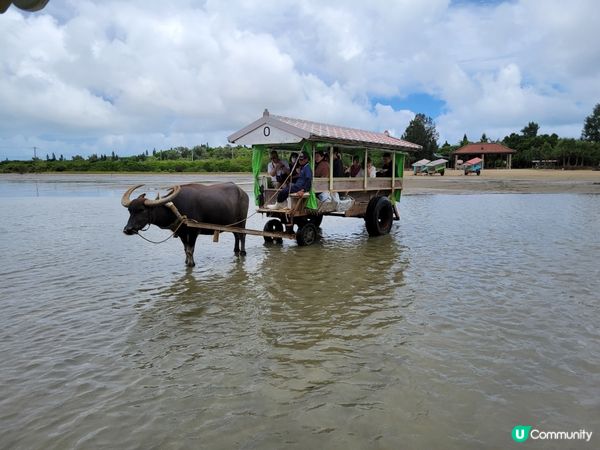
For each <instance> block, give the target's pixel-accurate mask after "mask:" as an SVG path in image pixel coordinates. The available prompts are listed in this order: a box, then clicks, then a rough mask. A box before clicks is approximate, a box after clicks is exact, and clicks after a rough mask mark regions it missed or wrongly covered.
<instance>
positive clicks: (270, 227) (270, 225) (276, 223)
mask: <svg viewBox="0 0 600 450" xmlns="http://www.w3.org/2000/svg"><path fill="white" fill-rule="evenodd" d="M263 230H264V231H283V224H282V223H281V220H279V219H271V220H269V221H268V222H267V223H266V224H265V227H264V228H263ZM265 242H266V243H267V244H272V243H273V242H275V243H277V244H283V239H281V238H272V237H270V236H265Z"/></svg>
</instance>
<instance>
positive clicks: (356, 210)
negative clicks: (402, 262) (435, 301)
mask: <svg viewBox="0 0 600 450" xmlns="http://www.w3.org/2000/svg"><path fill="white" fill-rule="evenodd" d="M228 140H229V142H231V143H234V144H237V145H251V146H252V150H253V151H252V171H253V178H254V183H253V184H254V186H253V187H254V200H255V203H256V206H257V209H256V213H259V214H263V215H266V216H267V218H268V220H267V222H266V223H265V225H264V228H263V229H262V230H253V229H249V228H246V227H245V224H246V219H247V210H248V195H247V194H246V193H244V192H243V191H241V189H239V187H235V186H234V185H232V184H230V183H226V184H223V185H219V186H217V185H214V189H213V188H211V187H210V186H207V185H197V184H196V185H193V184H190V185H182V186H174V187H173V188H172V189H171V191H170V192H169V193H168V194H167V196H166V197H163V198H162V199H160V198H158V199H157V200H150V199H148V198H146V197H145V194H142V195H141V196H139V197H138V198H137V199H131V198H130V196H131V194H132V193H133V191H134V190H135V189H137V188H139V187H140V186H134V187H132V188H130V189H129V190H128V191H127V192H126V193H125V194H124V195H123V198H122V200H121V203H122V204H123V206H125V207H127V208H128V209H129V211H130V219H129V222H128V224H127V225H126V227H125V229H124V232H125V233H126V234H135V233H138V231H141V230H142V229H143V228H144V227H145V226H146V225H147V224H155V225H158V226H159V227H161V228H168V229H171V230H172V231H173V235H177V236H179V237H180V239H181V240H182V242H183V244H184V249H185V252H186V264H188V266H193V265H194V260H193V252H194V244H195V241H196V236H197V235H198V234H213V240H214V241H218V238H219V234H220V233H222V232H231V233H233V234H234V236H235V238H236V241H235V247H234V252H236V254H237V253H241V254H244V253H245V250H244V248H245V247H244V243H245V236H246V235H248V234H249V235H255V236H262V237H263V238H264V239H265V241H266V242H282V240H283V239H293V240H296V241H297V243H298V245H301V246H304V245H310V244H312V243H313V242H315V241H316V240H317V239H318V237H319V226H320V225H321V222H322V220H323V217H325V216H335V217H354V218H362V219H364V221H365V225H366V229H367V232H368V233H369V235H370V236H379V235H383V234H388V233H389V232H390V230H391V228H392V224H393V221H394V220H399V218H400V215H399V212H398V201H399V200H400V196H401V192H402V177H403V173H404V159H405V156H406V154H407V153H406V152H410V151H416V150H418V149H420V148H421V146H419V145H417V144H413V143H410V142H407V141H404V140H401V139H398V138H395V137H393V136H390V135H389V133H387V132H385V133H375V132H369V131H363V130H356V129H350V128H344V127H337V126H333V125H327V124H319V123H315V122H309V121H305V120H300V119H292V118H288V117H282V116H272V115H270V114H269V112H268V111H267V110H265V112H264V114H263V116H262V117H261V118H260V119H258V120H256V121H255V122H253V123H251V124H250V125H248V126H247V127H245V128H243V129H241V130H240V131H238V132H236V133H234V134H232V135H231V136H229V137H228ZM273 151H277V152H281V153H282V154H283V153H296V154H300V153H302V154H303V155H305V156H306V158H302V164H306V161H308V164H310V167H311V168H312V173H315V166H314V161H315V159H316V158H315V157H316V155H317V153H318V154H319V155H320V157H323V156H322V155H324V154H325V153H326V152H327V153H328V154H329V155H331V157H332V161H331V162H330V164H329V171H328V172H329V173H321V172H323V171H322V170H321V171H319V176H318V177H313V178H312V186H311V189H310V190H308V191H307V192H304V191H300V192H298V193H294V194H291V195H289V197H288V199H287V202H285V203H284V202H278V201H277V196H278V195H279V194H280V193H281V191H282V190H283V189H286V188H289V186H290V184H291V183H286V181H288V180H281V183H282V185H283V187H282V186H279V187H277V186H275V185H273V184H271V183H270V182H269V180H268V179H267V178H270V177H265V176H264V175H263V174H262V173H263V172H262V171H263V168H264V166H265V162H266V157H267V156H268V155H269V154H270V153H271V152H273ZM334 157H335V158H336V159H339V161H336V162H335V163H334V160H333V158H334ZM344 157H346V158H351V159H354V158H355V157H359V158H360V161H361V164H362V169H361V171H360V172H359V174H358V176H354V177H352V176H343V172H344V169H343V158H344ZM380 157H381V159H382V160H383V164H384V167H382V170H381V172H380V173H379V174H378V176H377V177H372V175H371V176H368V174H369V170H368V169H369V168H370V165H371V163H372V160H376V161H379V160H378V158H380ZM340 165H341V167H340ZM323 167H325V166H323ZM334 167H336V169H337V171H336V172H335V173H336V175H338V176H334ZM340 168H341V173H340V171H339V170H340ZM293 172H294V167H292V168H291V170H290V171H289V173H290V174H288V179H289V178H291V173H293ZM379 175H381V176H379ZM177 205H179V206H177ZM191 205H196V206H191ZM207 205H209V206H208V207H207ZM226 205H227V206H226ZM149 208H154V210H153V211H154V212H152V213H149V212H145V211H147V210H148V209H149ZM186 211H187V212H186ZM194 216H195V217H194ZM203 217H204V218H209V219H208V220H206V219H203ZM149 218H152V220H153V221H151V220H150V219H149ZM210 218H213V219H210Z"/></svg>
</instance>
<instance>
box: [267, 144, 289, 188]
mask: <svg viewBox="0 0 600 450" xmlns="http://www.w3.org/2000/svg"><path fill="white" fill-rule="evenodd" d="M267 172H268V173H269V175H270V176H271V182H272V183H273V187H275V188H278V187H279V186H281V184H282V183H283V182H284V181H285V178H286V176H287V175H288V174H289V173H290V167H289V166H288V163H287V162H285V161H283V160H281V159H279V156H278V155H277V152H276V151H275V150H273V151H272V152H271V161H269V164H268V165H267Z"/></svg>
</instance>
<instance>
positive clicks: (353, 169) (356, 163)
mask: <svg viewBox="0 0 600 450" xmlns="http://www.w3.org/2000/svg"><path fill="white" fill-rule="evenodd" d="M360 169H362V167H361V166H360V158H359V157H358V156H355V157H354V158H352V165H351V166H350V167H348V169H346V175H348V176H351V177H356V176H358V172H360Z"/></svg>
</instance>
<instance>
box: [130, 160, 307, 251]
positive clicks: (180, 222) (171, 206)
mask: <svg viewBox="0 0 600 450" xmlns="http://www.w3.org/2000/svg"><path fill="white" fill-rule="evenodd" d="M297 165H298V159H296V161H294V165H293V166H292V170H290V173H289V174H288V176H287V177H286V178H285V180H284V181H283V183H282V184H281V185H280V186H279V187H278V188H277V189H276V190H275V192H274V193H273V195H272V196H271V197H270V198H269V200H268V201H267V203H270V202H271V200H273V198H274V197H276V196H277V195H278V194H279V192H280V191H281V190H282V189H283V188H285V187H287V189H288V195H289V194H290V193H291V190H292V183H288V181H290V179H291V177H292V174H293V173H294V171H295V170H296V167H297ZM165 206H166V207H167V208H169V209H170V210H171V212H172V213H173V214H175V217H176V219H175V221H174V222H173V223H172V224H171V225H169V226H168V228H170V229H172V230H173V227H175V229H174V230H173V233H171V235H170V236H168V237H166V238H165V239H163V240H162V241H153V240H151V239H148V238H147V237H145V236H143V235H142V234H140V232H139V231H146V230H148V228H149V227H150V225H148V228H145V229H142V230H139V231H138V232H137V233H136V234H137V235H138V236H139V237H141V238H142V239H143V240H145V241H147V242H150V243H151V244H162V243H164V242H167V241H168V240H169V239H171V238H172V237H173V236H175V235H176V234H177V231H178V230H179V228H181V226H182V225H184V224H186V222H193V223H200V222H198V221H197V220H194V219H188V217H187V216H185V215H182V214H181V213H180V212H179V210H178V209H177V207H176V206H175V205H174V204H173V202H167V203H165ZM256 214H258V211H255V212H254V213H252V214H250V215H249V216H248V217H246V218H245V219H242V220H238V221H237V222H233V223H230V224H228V225H223V226H224V227H231V226H233V225H237V224H239V223H242V222H244V221H246V220H248V219H249V218H250V217H253V216H255V215H256ZM216 233H218V232H216Z"/></svg>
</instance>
